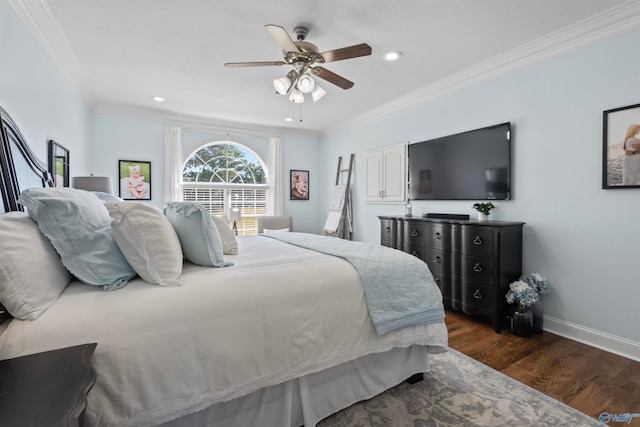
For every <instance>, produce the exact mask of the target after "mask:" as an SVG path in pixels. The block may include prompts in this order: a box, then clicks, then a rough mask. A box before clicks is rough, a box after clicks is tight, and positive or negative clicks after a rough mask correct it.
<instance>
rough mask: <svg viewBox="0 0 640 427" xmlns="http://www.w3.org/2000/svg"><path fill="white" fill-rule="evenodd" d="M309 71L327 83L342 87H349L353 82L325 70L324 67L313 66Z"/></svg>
mask: <svg viewBox="0 0 640 427" xmlns="http://www.w3.org/2000/svg"><path fill="white" fill-rule="evenodd" d="M311 72H312V73H313V74H314V75H316V76H318V77H320V78H321V79H324V80H326V81H328V82H329V83H333V84H334V85H336V86H338V87H341V88H342V89H351V88H352V87H353V84H354V83H353V82H352V81H350V80H347V79H345V78H344V77H342V76H339V75H337V74H336V73H334V72H332V71H329V70H327V69H326V68H322V67H313V68H311Z"/></svg>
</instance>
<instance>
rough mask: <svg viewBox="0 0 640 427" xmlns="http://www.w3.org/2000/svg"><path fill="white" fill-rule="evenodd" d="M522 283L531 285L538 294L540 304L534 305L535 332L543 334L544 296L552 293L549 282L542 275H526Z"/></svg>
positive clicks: (522, 278) (523, 276) (521, 278)
mask: <svg viewBox="0 0 640 427" xmlns="http://www.w3.org/2000/svg"><path fill="white" fill-rule="evenodd" d="M520 281H522V282H525V283H527V284H529V286H531V287H532V288H533V289H534V290H535V291H536V292H537V293H538V302H536V303H534V304H533V307H532V308H533V309H532V311H533V332H537V333H541V332H542V327H543V320H542V319H543V316H544V314H543V310H542V298H541V297H542V295H547V294H549V293H550V292H551V287H550V286H549V281H548V280H547V279H545V278H544V277H543V276H542V275H541V274H540V273H529V274H524V275H522V276H521V277H520Z"/></svg>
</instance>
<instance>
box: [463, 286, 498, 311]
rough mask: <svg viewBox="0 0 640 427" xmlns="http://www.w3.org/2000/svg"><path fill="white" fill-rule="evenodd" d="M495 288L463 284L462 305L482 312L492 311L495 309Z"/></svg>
mask: <svg viewBox="0 0 640 427" xmlns="http://www.w3.org/2000/svg"><path fill="white" fill-rule="evenodd" d="M493 298H494V294H493V287H492V286H490V285H486V284H484V283H473V282H467V281H463V282H462V303H463V304H464V305H468V306H472V307H474V308H478V309H481V310H486V311H491V310H493V309H494V307H493Z"/></svg>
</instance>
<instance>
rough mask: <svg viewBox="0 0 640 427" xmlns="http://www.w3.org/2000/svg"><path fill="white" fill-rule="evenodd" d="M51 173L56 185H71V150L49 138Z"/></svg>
mask: <svg viewBox="0 0 640 427" xmlns="http://www.w3.org/2000/svg"><path fill="white" fill-rule="evenodd" d="M49 173H50V174H51V176H52V177H53V185H54V186H55V187H68V186H69V150H67V149H66V148H64V147H63V146H62V145H60V144H58V143H57V142H55V141H54V140H52V139H51V140H49Z"/></svg>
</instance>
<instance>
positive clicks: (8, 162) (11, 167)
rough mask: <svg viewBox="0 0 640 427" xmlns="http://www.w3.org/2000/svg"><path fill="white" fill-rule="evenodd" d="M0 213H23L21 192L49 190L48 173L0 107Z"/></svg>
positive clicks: (49, 180) (49, 177) (50, 184)
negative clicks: (35, 189)
mask: <svg viewBox="0 0 640 427" xmlns="http://www.w3.org/2000/svg"><path fill="white" fill-rule="evenodd" d="M0 118H1V119H2V128H0V132H1V134H0V193H1V194H2V205H0V213H5V212H10V211H21V210H24V209H23V207H22V206H21V205H19V204H18V196H19V195H20V192H21V191H22V190H24V189H26V188H31V187H52V186H53V181H52V179H51V174H50V173H49V172H48V171H47V168H46V166H45V164H44V163H42V162H41V161H40V160H38V158H37V157H36V156H35V155H34V154H33V151H31V148H30V147H29V144H27V141H26V140H25V139H24V136H22V133H21V132H20V129H18V126H16V124H15V122H14V121H13V119H11V117H10V116H9V114H8V113H7V112H6V111H5V110H4V109H3V108H2V107H0Z"/></svg>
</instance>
